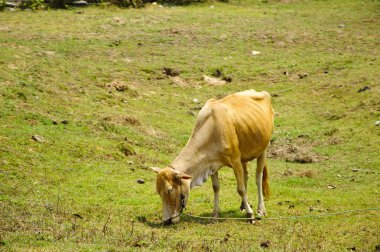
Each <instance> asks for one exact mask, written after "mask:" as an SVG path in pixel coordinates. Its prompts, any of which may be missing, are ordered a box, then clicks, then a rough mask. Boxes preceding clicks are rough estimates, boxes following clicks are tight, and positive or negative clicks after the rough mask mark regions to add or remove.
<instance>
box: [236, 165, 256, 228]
mask: <svg viewBox="0 0 380 252" xmlns="http://www.w3.org/2000/svg"><path fill="white" fill-rule="evenodd" d="M232 166H233V167H232V168H233V169H234V173H235V177H236V182H237V192H238V193H239V195H240V197H241V200H242V205H243V206H244V208H245V210H246V211H247V218H250V220H249V222H251V223H253V219H252V218H253V211H252V208H251V206H250V205H249V204H248V195H247V190H246V188H245V186H244V170H243V166H242V164H241V162H240V161H239V162H235V163H234V164H233V165H232Z"/></svg>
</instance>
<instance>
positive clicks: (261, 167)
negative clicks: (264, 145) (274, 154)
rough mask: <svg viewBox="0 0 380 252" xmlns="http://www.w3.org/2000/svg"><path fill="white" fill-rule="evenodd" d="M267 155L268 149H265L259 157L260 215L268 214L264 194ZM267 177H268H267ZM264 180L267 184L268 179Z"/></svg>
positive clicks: (258, 187)
mask: <svg viewBox="0 0 380 252" xmlns="http://www.w3.org/2000/svg"><path fill="white" fill-rule="evenodd" d="M266 155H267V150H265V151H264V152H263V153H262V154H261V156H259V157H258V158H257V168H256V185H257V196H258V208H257V213H258V215H259V216H265V215H266V210H265V205H264V195H263V172H264V169H266V164H265V162H266V161H265V160H266ZM265 172H267V171H265ZM266 176H267V174H266ZM265 179H267V177H266V178H265ZM264 182H265V183H266V185H267V180H265V181H264Z"/></svg>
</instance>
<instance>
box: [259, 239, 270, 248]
mask: <svg viewBox="0 0 380 252" xmlns="http://www.w3.org/2000/svg"><path fill="white" fill-rule="evenodd" d="M269 245H270V241H269V240H268V241H263V242H261V243H260V247H262V248H269Z"/></svg>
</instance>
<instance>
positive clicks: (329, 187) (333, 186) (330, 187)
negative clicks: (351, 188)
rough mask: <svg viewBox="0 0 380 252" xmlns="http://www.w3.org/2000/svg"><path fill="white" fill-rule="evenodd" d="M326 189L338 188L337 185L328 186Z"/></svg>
mask: <svg viewBox="0 0 380 252" xmlns="http://www.w3.org/2000/svg"><path fill="white" fill-rule="evenodd" d="M326 187H327V188H328V189H335V188H336V186H335V185H327V186H326Z"/></svg>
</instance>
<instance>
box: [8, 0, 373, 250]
mask: <svg viewBox="0 0 380 252" xmlns="http://www.w3.org/2000/svg"><path fill="white" fill-rule="evenodd" d="M213 5H214V7H215V8H210V5H209V4H201V5H193V6H186V7H166V8H158V7H157V8H155V7H154V6H148V7H146V8H143V9H139V10H133V9H117V8H113V7H110V8H95V7H94V8H93V7H91V8H85V9H80V11H79V10H76V9H74V10H65V11H60V10H59V11H52V10H50V11H31V12H27V11H16V12H1V13H0V24H1V25H0V250H4V251H29V250H35V251H128V250H140V249H145V250H165V251H167V250H185V251H198V250H200V251H203V250H205V251H236V250H243V251H257V250H273V251H283V250H285V251H299V250H301V251H303V250H312V251H315V250H323V251H346V250H347V249H353V248H355V249H356V250H359V251H374V250H375V247H376V246H377V245H380V239H379V235H378V234H379V233H380V228H379V224H378V223H379V221H380V218H379V217H380V214H379V211H367V212H356V213H351V214H345V215H338V216H330V217H324V218H311V219H297V220H289V219H287V220H277V221H269V220H268V221H261V222H258V223H256V224H255V225H249V224H247V223H245V222H243V221H219V222H215V223H209V222H207V221H200V220H194V219H191V218H189V217H183V218H182V220H181V222H180V223H179V224H178V225H174V226H170V227H163V226H162V225H161V220H160V218H161V202H160V199H159V196H158V195H157V194H156V193H155V174H154V173H153V172H151V171H149V170H148V169H147V168H148V167H149V166H161V167H163V166H165V165H168V164H169V163H170V161H171V160H173V158H175V156H176V154H177V153H178V152H179V151H180V150H181V148H182V147H183V146H184V145H185V144H186V141H187V139H188V137H189V135H190V133H191V130H192V127H193V124H194V121H195V117H194V116H193V115H191V113H189V111H193V112H197V109H198V108H197V107H198V106H199V104H195V103H194V102H193V99H194V98H197V99H199V101H200V102H201V104H204V103H205V102H206V101H207V100H208V99H209V98H212V97H220V96H222V95H225V94H229V93H233V92H237V91H241V90H245V89H251V88H254V89H256V90H267V91H269V92H271V93H273V94H276V93H277V95H276V96H275V97H273V106H274V108H275V111H276V121H275V126H276V128H275V132H274V134H273V139H274V144H273V145H272V148H273V149H275V150H281V149H282V148H285V149H286V148H287V147H288V146H289V144H290V145H293V146H296V147H297V150H298V151H299V152H300V153H303V154H305V155H310V156H312V157H314V158H316V160H317V162H313V163H309V164H299V163H291V162H286V158H287V157H286V156H285V155H278V156H277V157H276V158H269V160H268V164H269V169H270V174H271V182H270V185H271V189H272V197H271V199H270V200H268V201H267V202H266V208H267V210H268V213H269V217H277V216H300V215H309V214H329V213H334V212H339V211H345V210H352V209H364V208H372V207H379V205H380V202H379V200H380V191H379V188H380V184H379V175H380V159H379V153H380V147H379V146H380V126H375V122H376V121H378V120H380V102H379V97H380V85H379V79H380V74H379V71H378V66H379V56H380V55H379V44H378V41H379V27H380V22H379V18H378V17H379V14H380V5H379V2H378V1H354V0H351V1H347V0H344V1H343V0H341V1H339V0H334V1H311V0H310V1H295V2H294V3H281V2H276V1H269V3H261V2H257V1H232V2H231V3H229V4H221V3H216V4H213ZM252 50H256V51H260V52H261V54H260V55H257V56H252V55H251V52H252ZM164 67H171V68H174V69H178V70H179V71H180V72H181V74H180V75H179V77H180V78H181V80H182V81H183V83H182V84H181V85H179V84H176V83H174V82H173V81H172V80H171V79H169V78H167V77H166V76H165V75H164V74H163V73H162V69H163V68H164ZM216 69H220V70H222V72H223V73H224V74H225V75H226V76H229V77H231V78H232V82H231V83H228V84H226V85H223V86H210V85H208V84H207V83H205V82H204V81H203V80H202V76H203V75H212V73H213V72H214V71H215V70H216ZM284 72H288V75H285V74H284ZM303 73H307V77H305V78H299V77H298V75H299V74H303ZM117 85H120V86H125V87H126V90H125V91H117V90H116V87H115V86H117ZM365 86H368V87H370V89H369V90H366V91H364V92H360V93H358V90H359V89H361V88H363V87H365ZM64 120H67V122H68V123H67V124H64V123H62V121H64ZM33 135H39V136H42V137H43V138H44V139H45V141H44V142H42V143H38V142H35V141H33V140H32V139H31V137H32V136H33ZM126 149H128V150H130V151H131V152H132V153H134V154H131V155H128V156H126V155H125V154H124V152H125V151H126ZM280 153H281V152H280ZM288 154H291V153H288ZM251 166H252V169H254V165H253V164H252V165H251ZM355 169H358V171H356V170H355ZM288 170H290V171H291V174H289V175H288V176H285V175H284V173H287V171H288ZM252 174H254V172H253V171H252V172H251V175H250V176H251V178H250V183H249V198H250V201H251V202H252V204H253V205H254V207H256V204H257V199H256V189H255V185H254V178H253V175H252ZM304 174H310V176H304ZM139 178H141V179H144V180H145V184H138V183H137V182H136V180H137V179H139ZM220 178H221V193H220V203H221V208H222V216H224V217H243V216H244V214H243V213H240V212H239V211H238V208H239V206H240V197H239V196H238V194H237V193H236V189H235V187H236V182H235V179H234V176H233V172H232V170H230V169H227V168H226V169H222V171H221V174H220ZM327 185H334V186H336V188H335V189H329V188H327ZM212 202H213V193H212V188H211V182H210V181H208V182H207V183H205V184H204V185H203V186H202V187H199V188H195V189H193V190H192V192H191V195H190V200H189V203H188V206H187V210H186V212H187V213H190V214H195V215H200V216H210V215H211V212H212V204H213V203H212ZM79 216H80V217H79ZM266 241H269V243H268V244H269V247H268V248H263V247H262V246H261V244H262V243H265V242H266Z"/></svg>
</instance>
